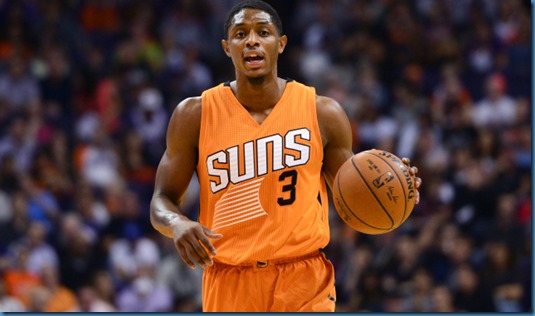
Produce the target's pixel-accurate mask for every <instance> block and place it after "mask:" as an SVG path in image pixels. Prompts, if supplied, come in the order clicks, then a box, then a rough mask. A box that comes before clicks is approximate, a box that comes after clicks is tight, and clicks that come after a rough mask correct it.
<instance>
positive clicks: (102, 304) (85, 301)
mask: <svg viewBox="0 0 535 316" xmlns="http://www.w3.org/2000/svg"><path fill="white" fill-rule="evenodd" d="M78 301H79V302H80V309H79V310H77V312H82V313H113V312H117V309H116V308H115V307H114V306H113V305H111V304H109V303H108V302H106V301H104V300H103V299H101V298H99V297H98V295H97V293H96V290H95V288H93V287H92V286H89V285H87V286H83V287H81V288H80V289H79V290H78Z"/></svg>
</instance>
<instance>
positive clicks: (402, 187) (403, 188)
mask: <svg viewBox="0 0 535 316" xmlns="http://www.w3.org/2000/svg"><path fill="white" fill-rule="evenodd" d="M366 153H367V154H369V155H372V156H375V157H377V158H379V159H381V160H382V161H384V162H385V163H386V164H387V165H388V166H389V167H390V169H391V170H392V171H394V173H395V174H396V177H397V178H398V180H399V182H400V183H401V189H402V190H403V197H405V199H404V201H405V204H404V205H405V207H404V208H403V216H402V217H401V221H400V223H403V222H404V221H405V219H406V218H405V216H408V214H407V199H406V197H407V192H405V186H404V185H403V181H404V180H405V179H404V178H401V177H400V176H399V174H398V172H397V171H396V169H395V168H392V166H391V165H390V163H389V162H388V161H387V160H386V159H385V158H383V157H381V156H379V155H377V154H375V153H372V152H370V151H367V152H366ZM402 179H403V180H402Z"/></svg>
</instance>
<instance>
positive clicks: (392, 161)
mask: <svg viewBox="0 0 535 316" xmlns="http://www.w3.org/2000/svg"><path fill="white" fill-rule="evenodd" d="M415 200H416V187H415V180H414V177H413V176H412V175H410V173H409V168H408V167H407V166H406V165H405V164H404V163H403V162H402V161H401V159H400V158H398V157H397V156H396V155H394V154H392V153H390V152H387V151H384V150H377V149H372V150H367V151H363V152H360V153H358V154H356V155H354V156H352V157H351V158H350V159H348V160H347V161H346V162H345V163H344V164H343V165H342V166H341V167H340V169H339V170H338V173H337V174H336V177H335V179H334V186H333V201H334V205H335V207H336V210H337V212H338V214H339V215H340V217H341V218H342V219H343V220H344V222H346V224H348V225H349V226H351V227H352V228H353V229H355V230H357V231H359V232H362V233H366V234H372V235H377V234H384V233H387V232H390V231H392V230H394V229H396V228H397V227H399V225H401V224H402V223H403V222H404V221H405V220H406V219H407V218H408V217H409V215H410V214H411V212H412V210H413V208H414V202H415Z"/></svg>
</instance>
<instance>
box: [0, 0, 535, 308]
mask: <svg viewBox="0 0 535 316" xmlns="http://www.w3.org/2000/svg"><path fill="white" fill-rule="evenodd" d="M269 2H270V3H271V4H272V5H273V6H274V7H275V8H276V9H277V10H278V11H279V13H280V15H281V17H282V19H283V25H284V29H285V33H286V34H287V35H288V37H289V44H288V48H287V50H286V51H285V53H284V54H283V55H282V56H281V59H280V65H279V74H280V75H281V76H283V77H290V78H293V79H296V80H299V81H301V82H303V83H306V84H310V85H314V86H315V87H316V88H317V92H318V93H319V94H322V95H327V96H330V97H333V98H334V99H336V100H338V102H340V103H341V104H342V105H343V107H344V108H345V110H346V111H347V114H348V116H349V118H350V119H351V123H352V125H353V129H354V144H353V146H354V151H355V152H358V151H361V150H365V149H369V148H382V149H386V150H390V151H392V152H394V153H396V154H398V155H399V156H406V157H409V158H411V160H412V162H413V164H414V165H417V166H418V167H419V170H420V171H419V175H420V176H421V178H423V179H424V184H423V186H422V188H421V203H420V204H419V205H418V206H417V207H416V208H415V209H414V212H413V214H412V216H411V217H410V218H409V219H408V221H407V222H406V223H405V224H404V225H403V226H402V227H401V228H399V229H398V230H396V231H394V232H392V233H389V234H385V235H380V236H368V235H363V234H359V233H356V232H354V231H352V230H351V229H348V227H347V226H346V225H344V224H343V223H342V222H341V220H340V219H339V218H338V216H337V215H336V212H335V211H334V209H332V211H331V227H332V241H331V244H330V245H329V247H328V248H327V249H325V252H326V253H327V255H328V257H329V258H330V259H331V260H332V262H333V264H334V266H335V268H336V276H337V278H336V286H337V294H338V304H337V310H338V311H340V312H343V311H373V312H375V311H377V312H437V311H446V312H453V311H455V312H457V311H459V312H488V311H498V312H506V311H507V312H519V311H520V312H526V311H531V308H532V307H531V306H532V305H531V298H532V284H531V283H532V270H531V265H532V260H531V257H532V254H531V248H532V247H531V242H532V239H531V236H532V230H531V229H532V228H531V201H532V200H531V159H532V158H531V146H532V140H531V117H532V113H531V111H532V104H531V100H532V98H531V87H532V82H531V71H532V65H531V56H532V51H531V50H532V42H531V39H532V35H531V25H532V23H531V6H530V2H529V1H521V0H507V1H498V0H461V1H459V0H414V1H407V0H340V1H326V0H299V1H282V0H281V1H269ZM235 3H237V1H234V0H232V1H231V0H182V1H164V0H151V1H142V0H137V1H135V0H47V1H38V0H20V1H9V0H2V1H0V272H1V274H0V276H1V278H0V311H4V312H7V311H17V310H18V311H30V312H41V311H124V312H167V311H176V312H178V311H199V310H200V276H201V271H200V270H201V269H199V268H198V269H196V270H190V269H188V268H187V267H186V266H185V265H184V264H182V263H181V261H180V259H179V256H178V255H177V253H176V251H175V249H174V247H173V245H172V243H171V241H170V240H167V239H164V238H162V237H161V236H159V235H158V234H157V233H156V232H155V231H154V230H153V229H152V227H151V226H150V224H149V219H148V216H149V215H148V214H149V201H150V197H151V194H152V188H153V180H154V172H155V167H156V166H157V163H158V161H159V159H160V157H161V155H162V153H163V150H164V147H165V143H164V136H165V126H166V124H167V121H168V119H169V115H170V113H171V111H172V110H173V108H174V106H175V105H176V104H177V103H178V102H179V101H181V100H182V99H183V98H185V97H189V96H194V95H199V94H200V93H201V92H202V91H203V89H206V88H208V87H210V86H212V85H215V84H218V83H220V82H223V81H226V80H229V79H232V78H233V76H234V73H233V68H232V63H231V61H230V60H229V59H228V58H227V57H226V56H225V55H224V54H223V52H222V49H221V45H220V40H221V38H222V34H223V22H224V19H225V17H226V13H227V11H228V9H229V8H230V7H231V6H232V5H233V4H235ZM197 194H198V188H197V186H196V184H195V182H194V181H193V182H192V185H191V187H190V190H189V191H188V194H187V196H186V199H185V202H184V211H185V212H187V213H188V214H189V215H190V216H192V217H195V214H196V211H197V201H196V199H197ZM331 208H332V207H331ZM229 291H232V289H229Z"/></svg>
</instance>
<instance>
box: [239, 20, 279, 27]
mask: <svg viewBox="0 0 535 316" xmlns="http://www.w3.org/2000/svg"><path fill="white" fill-rule="evenodd" d="M245 24H246V23H243V22H238V23H234V24H233V25H232V28H236V27H240V26H244V25H245ZM255 24H260V25H271V24H272V23H271V21H268V20H263V21H258V22H255Z"/></svg>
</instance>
